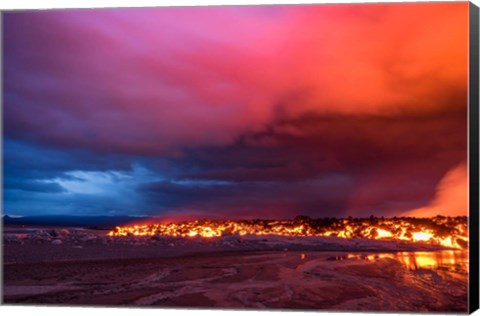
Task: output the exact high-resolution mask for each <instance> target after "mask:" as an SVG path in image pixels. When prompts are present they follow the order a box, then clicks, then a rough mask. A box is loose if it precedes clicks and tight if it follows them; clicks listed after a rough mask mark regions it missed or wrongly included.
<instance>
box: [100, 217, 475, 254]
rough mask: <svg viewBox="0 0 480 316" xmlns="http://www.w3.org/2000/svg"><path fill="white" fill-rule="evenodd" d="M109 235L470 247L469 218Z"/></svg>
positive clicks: (194, 226)
mask: <svg viewBox="0 0 480 316" xmlns="http://www.w3.org/2000/svg"><path fill="white" fill-rule="evenodd" d="M108 235H109V236H173V237H204V238H215V237H221V236H225V235H240V236H244V235H280V236H335V237H341V238H368V239H384V240H388V239H390V240H399V241H408V242H422V243H429V244H436V245H441V246H444V247H448V248H458V249H465V248H467V247H468V228H467V217H464V216H463V217H444V216H436V217H431V218H412V217H402V218H396V217H394V218H376V217H370V218H351V217H349V218H343V219H336V218H326V219H311V218H308V217H304V216H298V217H296V218H295V219H294V220H239V221H211V220H203V221H198V220H197V221H188V222H181V223H170V224H151V225H132V226H125V227H116V228H115V229H114V230H112V231H110V232H109V233H108Z"/></svg>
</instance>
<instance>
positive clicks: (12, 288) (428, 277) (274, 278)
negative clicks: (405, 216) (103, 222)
mask: <svg viewBox="0 0 480 316" xmlns="http://www.w3.org/2000/svg"><path fill="white" fill-rule="evenodd" d="M3 241H4V287H3V293H4V302H5V303H7V304H53V305H99V306H109V305H123V306H132V305H134V306H187V307H223V308H256V309H259V308H261V309H263V308H269V309H271V308H281V309H292V308H300V309H330V310H332V309H333V310H383V311H453V312H460V311H462V312H463V311H465V310H466V306H467V305H466V304H467V276H468V274H467V271H468V253H466V252H465V251H460V252H455V251H447V252H448V256H446V255H443V254H442V253H443V252H444V251H443V252H442V250H441V248H439V247H438V246H433V245H429V244H421V243H416V244H412V243H403V242H402V243H400V242H398V241H385V240H383V241H379V240H369V239H345V238H336V237H301V238H298V237H285V236H242V237H240V236H237V235H231V236H223V237H220V238H210V239H209V238H201V237H198V238H182V237H158V236H154V237H134V236H131V237H108V236H106V231H102V230H89V229H80V228H53V227H5V229H4V236H3ZM415 254H423V257H422V256H420V257H416V255H415ZM407 255H408V256H410V257H408V258H407V257H405V256H407ZM445 256H446V257H445ZM438 258H446V259H445V260H439V259H438ZM412 260H413V261H412ZM417 261H418V262H417ZM412 262H414V263H415V264H414V265H412ZM431 262H433V263H434V264H431ZM435 262H437V263H436V264H435ZM417 263H418V265H417ZM424 263H426V265H422V264H424Z"/></svg>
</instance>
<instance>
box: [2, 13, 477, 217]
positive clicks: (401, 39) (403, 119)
mask: <svg viewBox="0 0 480 316" xmlns="http://www.w3.org/2000/svg"><path fill="white" fill-rule="evenodd" d="M392 6H395V8H394V9H392V8H393V7H392ZM466 16H468V5H467V4H428V5H420V4H409V5H403V4H402V5H401V6H400V5H398V6H397V5H391V6H390V5H385V6H384V5H362V6H352V7H349V6H311V7H304V6H292V7H271V6H270V7H262V8H260V7H257V8H253V7H252V8H249V7H238V8H234V7H217V8H169V9H136V10H80V11H76V10H64V11H45V12H10V13H7V14H6V15H5V17H4V20H3V21H4V27H3V29H4V46H3V48H4V52H3V53H4V78H3V82H4V100H3V103H4V111H3V112H4V128H5V138H4V196H5V210H6V211H7V212H13V213H19V214H31V213H37V214H38V213H45V212H46V213H48V212H53V213H62V212H64V213H72V214H94V213H99V214H120V213H124V214H155V215H158V214H169V215H175V214H176V213H177V214H181V213H184V214H186V213H189V212H190V213H192V212H193V213H196V214H197V215H198V216H217V215H219V214H225V215H228V216H232V217H233V216H235V217H238V216H259V217H265V216H269V217H293V216H295V215H298V214H299V213H304V214H307V215H311V216H315V217H317V216H332V215H336V216H342V215H347V214H348V215H358V216H368V215H371V214H375V215H391V214H393V215H397V214H401V213H402V212H404V211H407V210H410V209H414V208H418V207H421V206H422V205H426V204H428V201H430V200H431V199H432V198H433V197H434V195H435V194H436V187H437V185H438V184H439V183H440V182H442V181H441V180H442V179H443V177H444V176H445V174H447V173H448V172H449V170H452V169H455V167H456V166H457V165H458V164H461V163H462V162H464V161H465V160H466V135H467V134H466V127H467V117H466V104H467V100H466V96H467V89H466V88H467V61H468V60H467V51H466V47H467V39H468V32H467V27H468V25H466V23H464V24H462V23H460V22H461V21H466ZM406 17H408V23H405V21H406ZM438 34H442V36H438ZM447 182H449V181H443V182H442V183H444V184H445V183H447Z"/></svg>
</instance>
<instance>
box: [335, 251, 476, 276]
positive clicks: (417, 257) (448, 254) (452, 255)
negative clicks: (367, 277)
mask: <svg viewBox="0 0 480 316" xmlns="http://www.w3.org/2000/svg"><path fill="white" fill-rule="evenodd" d="M383 258H389V259H394V260H397V261H399V262H400V263H402V264H403V265H404V266H405V267H406V268H407V269H408V270H419V269H429V270H435V269H444V270H449V271H458V272H468V268H469V260H468V252H467V251H456V250H443V251H431V252H427V251H417V252H399V253H377V254H368V255H366V254H347V255H345V256H337V257H335V260H345V259H361V260H369V261H373V260H378V259H383Z"/></svg>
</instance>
